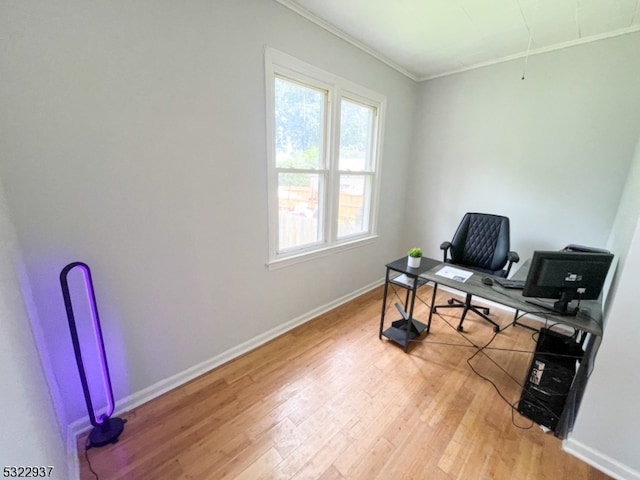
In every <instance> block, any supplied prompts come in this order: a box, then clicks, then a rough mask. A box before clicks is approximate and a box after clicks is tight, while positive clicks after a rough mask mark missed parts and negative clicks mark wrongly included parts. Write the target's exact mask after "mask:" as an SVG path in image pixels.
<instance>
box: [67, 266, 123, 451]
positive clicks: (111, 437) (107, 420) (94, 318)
mask: <svg viewBox="0 0 640 480" xmlns="http://www.w3.org/2000/svg"><path fill="white" fill-rule="evenodd" d="M74 268H79V269H80V270H81V271H82V274H83V276H84V287H85V290H86V294H87V300H88V302H89V312H90V316H91V319H89V320H90V321H91V322H92V323H91V325H92V327H93V333H94V335H95V341H96V346H97V350H98V361H99V363H100V373H101V375H102V384H103V385H104V392H105V396H106V400H107V411H106V413H104V414H102V415H100V417H99V418H96V412H95V409H94V405H93V401H92V399H91V392H90V390H89V384H88V382H87V373H86V371H85V367H84V362H83V360H82V348H81V345H80V340H79V338H78V329H77V328H76V318H75V314H74V311H73V304H72V302H71V293H70V291H69V282H68V280H67V276H68V275H69V272H71V270H73V269H74ZM60 284H61V286H62V295H63V296H64V305H65V307H66V309H67V319H68V320H69V330H70V331H71V341H72V342H73V350H74V352H75V355H76V363H77V364H78V372H79V373H80V381H81V382H82V391H83V392H84V399H85V402H86V404H87V410H88V412H89V419H90V421H91V425H93V429H92V430H91V433H89V443H88V446H89V447H102V446H104V445H107V444H109V443H116V442H117V441H118V437H119V436H120V434H121V433H122V431H123V430H124V422H125V421H124V420H122V419H121V418H118V417H113V418H112V417H111V415H112V414H113V410H114V401H113V391H112V389H111V377H110V376H109V366H108V365H107V357H106V355H105V351H104V342H103V340H102V329H101V328H100V318H99V317H98V307H97V305H96V296H95V293H94V291H93V282H92V280H91V270H89V266H88V265H87V264H85V263H82V262H73V263H70V264H69V265H67V266H66V267H64V268H63V269H62V271H61V272H60Z"/></svg>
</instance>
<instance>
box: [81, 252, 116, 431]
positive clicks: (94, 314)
mask: <svg viewBox="0 0 640 480" xmlns="http://www.w3.org/2000/svg"><path fill="white" fill-rule="evenodd" d="M77 266H79V267H80V268H81V269H82V274H83V276H84V284H85V290H86V292H87V300H88V302H89V307H90V309H91V318H92V321H93V330H94V334H95V335H94V340H95V341H96V348H97V349H98V353H99V359H100V367H101V370H102V383H103V387H104V392H105V396H106V398H107V417H110V416H111V415H112V414H113V410H114V405H113V394H112V393H111V392H112V390H111V380H110V378H109V368H108V367H107V358H106V356H105V353H104V342H103V341H102V329H101V328H100V318H99V317H98V307H97V305H96V297H95V293H94V291H93V282H92V281H91V272H90V271H89V267H88V266H87V265H85V264H78V265H77ZM93 416H94V417H95V419H96V423H98V424H100V425H101V424H102V423H103V421H102V418H98V417H97V416H96V412H95V411H94V412H93Z"/></svg>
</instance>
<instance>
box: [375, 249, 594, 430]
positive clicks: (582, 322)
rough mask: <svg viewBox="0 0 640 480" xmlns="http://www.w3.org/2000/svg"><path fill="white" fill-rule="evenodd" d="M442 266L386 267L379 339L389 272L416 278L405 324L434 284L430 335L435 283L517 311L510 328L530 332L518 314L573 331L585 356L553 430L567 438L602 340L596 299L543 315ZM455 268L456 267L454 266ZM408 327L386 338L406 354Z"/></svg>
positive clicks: (403, 263)
mask: <svg viewBox="0 0 640 480" xmlns="http://www.w3.org/2000/svg"><path fill="white" fill-rule="evenodd" d="M445 265H447V264H444V263H442V262H440V261H437V260H433V259H429V258H425V257H423V258H422V262H421V266H420V267H419V268H417V269H412V268H409V267H408V266H407V260H406V258H401V259H398V260H396V261H394V262H391V263H388V264H387V265H386V267H387V273H386V278H385V286H384V299H383V302H382V315H381V318H380V332H379V335H378V336H379V338H382V336H383V335H385V332H388V330H385V331H384V332H383V324H384V317H385V310H386V305H387V292H388V285H389V282H390V281H391V282H393V279H390V278H389V277H390V272H392V271H395V272H399V273H404V274H405V275H407V276H408V277H410V278H415V281H414V284H413V288H412V289H410V291H408V292H407V298H406V300H405V308H407V307H408V308H409V312H408V319H409V320H408V321H407V323H409V322H410V321H413V307H414V302H415V295H416V290H417V289H418V288H419V287H420V286H422V285H425V284H426V283H428V282H432V283H433V284H434V287H433V294H432V297H431V307H430V309H429V319H428V321H427V324H426V326H425V328H424V329H423V331H426V332H427V333H428V332H429V329H430V327H431V319H432V316H433V313H434V312H433V310H434V309H433V306H434V303H435V297H436V292H437V290H438V284H441V285H445V286H447V287H450V288H453V289H455V290H459V291H461V292H463V293H465V294H471V295H474V296H476V297H479V298H483V299H485V300H489V301H491V302H495V303H498V304H501V305H504V306H506V307H510V308H513V309H514V310H515V311H516V313H515V316H514V321H513V325H520V326H523V327H527V328H531V329H533V328H532V327H529V326H526V325H522V324H520V323H518V322H517V315H518V312H524V313H529V314H532V315H536V316H539V317H543V318H545V319H546V320H547V321H548V322H550V323H558V324H562V325H565V326H568V327H570V328H573V329H575V331H576V332H577V333H578V336H579V337H580V344H581V346H582V348H583V351H584V354H583V358H582V360H581V361H580V365H579V367H578V370H577V371H576V374H575V376H574V379H573V382H572V384H571V389H570V390H569V394H568V396H567V399H566V403H565V406H564V410H563V412H562V415H561V416H560V420H559V422H558V425H557V427H556V429H555V431H554V434H555V436H556V437H559V438H566V436H567V435H568V433H569V432H570V431H571V429H572V428H573V423H574V421H575V417H576V414H577V412H578V408H579V406H580V402H581V400H582V396H583V394H584V388H585V386H586V383H587V379H588V377H589V372H590V371H591V370H592V368H593V363H594V360H595V355H596V352H597V350H598V347H599V345H600V342H601V340H602V304H601V302H600V301H596V300H589V301H583V302H582V303H581V308H580V312H579V313H578V314H577V315H576V316H570V315H557V314H554V313H553V312H551V311H549V312H543V311H541V308H540V307H538V306H536V305H533V304H531V303H528V302H527V301H526V299H525V297H523V296H522V291H521V290H514V289H506V288H503V287H501V286H500V285H498V284H497V283H494V285H492V286H489V285H484V284H483V283H482V280H481V279H482V277H483V276H485V275H482V274H479V273H478V272H472V273H473V275H472V276H471V277H470V278H469V279H468V280H467V281H466V282H459V281H457V280H453V279H449V278H446V277H442V276H440V275H437V272H438V271H439V270H440V269H441V268H442V267H443V266H445ZM449 266H450V265H449ZM527 266H528V265H527V263H526V262H525V264H524V265H523V267H522V268H521V269H520V270H519V271H518V272H516V275H514V277H520V276H526V270H527V268H526V267H527ZM456 268H459V267H457V266H456ZM419 279H422V280H424V281H422V282H420V281H419ZM405 288H406V287H405ZM407 304H408V305H407ZM408 327H409V326H408V325H407V328H406V330H405V331H404V333H405V336H404V338H399V339H398V338H391V337H393V336H394V335H385V336H387V337H388V338H389V339H391V340H393V341H394V342H396V343H399V344H400V345H402V346H403V347H404V350H405V352H406V351H407V349H408V344H409V342H410V341H411V340H412V339H413V338H411V335H410V334H409V333H410V332H409V330H410V328H408ZM420 333H422V332H420Z"/></svg>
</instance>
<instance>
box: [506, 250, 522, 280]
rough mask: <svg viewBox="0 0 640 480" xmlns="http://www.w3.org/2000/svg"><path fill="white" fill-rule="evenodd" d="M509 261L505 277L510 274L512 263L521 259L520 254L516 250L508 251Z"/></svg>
mask: <svg viewBox="0 0 640 480" xmlns="http://www.w3.org/2000/svg"><path fill="white" fill-rule="evenodd" d="M507 261H508V263H507V274H506V275H505V277H508V276H509V272H511V265H513V264H514V263H518V262H519V261H520V255H518V254H517V253H516V252H507Z"/></svg>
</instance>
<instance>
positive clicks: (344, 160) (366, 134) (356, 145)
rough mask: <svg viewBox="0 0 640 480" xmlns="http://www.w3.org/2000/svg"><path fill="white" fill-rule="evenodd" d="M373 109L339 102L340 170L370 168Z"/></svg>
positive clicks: (347, 101)
mask: <svg viewBox="0 0 640 480" xmlns="http://www.w3.org/2000/svg"><path fill="white" fill-rule="evenodd" d="M374 112H375V111H374V109H373V108H372V107H369V106H366V105H360V104H358V103H354V102H351V101H349V100H344V99H343V100H342V102H341V104H340V170H354V171H355V170H360V171H362V170H371V136H372V130H373V115H374Z"/></svg>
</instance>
